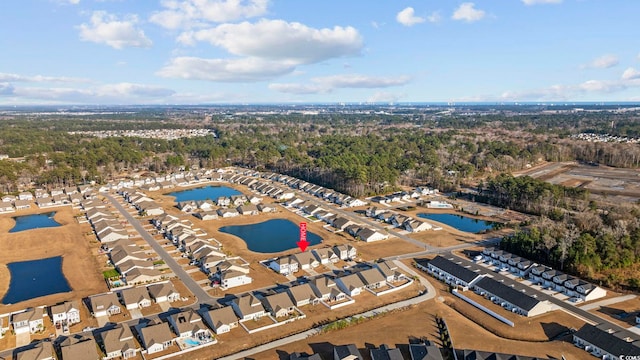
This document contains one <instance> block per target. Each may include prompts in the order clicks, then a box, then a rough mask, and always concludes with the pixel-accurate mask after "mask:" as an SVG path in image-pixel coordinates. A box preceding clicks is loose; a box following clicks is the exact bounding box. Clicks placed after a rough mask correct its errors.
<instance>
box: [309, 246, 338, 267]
mask: <svg viewBox="0 0 640 360" xmlns="http://www.w3.org/2000/svg"><path fill="white" fill-rule="evenodd" d="M313 253H314V254H315V255H316V259H318V261H320V264H328V263H336V262H338V261H339V260H340V258H339V257H338V255H337V254H336V253H335V251H333V249H332V248H330V247H325V248H320V249H314V250H313Z"/></svg>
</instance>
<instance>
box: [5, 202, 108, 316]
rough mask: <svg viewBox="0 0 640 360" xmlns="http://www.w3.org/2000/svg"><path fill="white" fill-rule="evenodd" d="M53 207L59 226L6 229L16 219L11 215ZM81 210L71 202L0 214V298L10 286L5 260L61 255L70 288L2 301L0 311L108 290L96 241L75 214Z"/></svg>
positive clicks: (7, 261)
mask: <svg viewBox="0 0 640 360" xmlns="http://www.w3.org/2000/svg"><path fill="white" fill-rule="evenodd" d="M51 211H56V214H55V216H54V219H55V220H56V221H57V222H58V223H60V224H61V225H62V226H59V227H55V228H45V229H32V230H27V231H21V232H16V233H9V230H10V229H11V228H12V227H13V225H14V223H15V221H14V220H13V219H12V217H13V216H17V215H28V214H39V213H45V212H51ZM78 215H80V212H79V211H77V210H74V209H72V208H71V207H70V206H63V207H57V208H50V209H38V208H35V209H33V208H32V209H28V210H21V211H18V212H16V213H14V214H3V215H0V234H1V239H0V264H1V265H0V298H1V297H3V296H4V294H6V292H7V291H8V289H9V282H10V274H9V271H8V268H7V267H6V264H9V263H12V262H16V261H26V260H37V259H43V258H48V257H53V256H62V272H63V273H64V276H65V277H66V278H67V281H68V282H69V286H71V289H72V291H71V292H67V293H60V294H53V295H48V296H44V297H40V298H36V299H31V300H26V301H23V302H20V303H17V304H11V305H1V304H0V313H7V312H10V311H17V310H21V309H26V308H28V307H32V306H39V305H53V304H56V303H58V302H61V301H66V300H79V299H81V298H83V297H86V296H88V295H92V294H98V293H101V292H104V291H107V286H106V284H105V282H104V280H103V277H102V273H101V268H102V266H101V264H99V262H98V257H97V256H96V254H97V253H98V248H99V243H98V241H97V240H96V239H95V236H94V235H93V234H92V233H91V226H90V225H89V224H86V223H85V224H79V223H78V222H77V221H76V220H75V218H74V217H75V216H78Z"/></svg>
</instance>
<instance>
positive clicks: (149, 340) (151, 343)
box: [138, 322, 174, 354]
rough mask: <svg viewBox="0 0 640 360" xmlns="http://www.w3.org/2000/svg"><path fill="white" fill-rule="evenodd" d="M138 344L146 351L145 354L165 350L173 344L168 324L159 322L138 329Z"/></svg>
mask: <svg viewBox="0 0 640 360" xmlns="http://www.w3.org/2000/svg"><path fill="white" fill-rule="evenodd" d="M138 333H139V334H140V342H141V343H142V345H143V346H144V348H145V349H146V350H147V354H154V353H157V352H160V351H163V350H165V349H166V348H168V347H169V346H171V345H172V344H173V341H174V338H173V335H172V334H171V329H169V324H168V323H166V322H160V323H158V324H155V325H148V326H145V327H143V328H140V330H139V332H138Z"/></svg>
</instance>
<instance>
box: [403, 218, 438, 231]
mask: <svg viewBox="0 0 640 360" xmlns="http://www.w3.org/2000/svg"><path fill="white" fill-rule="evenodd" d="M432 228H433V226H431V224H429V223H428V222H426V221H420V220H416V219H411V220H408V221H406V222H405V223H404V229H405V230H407V231H408V232H414V233H416V232H420V231H425V230H431V229H432Z"/></svg>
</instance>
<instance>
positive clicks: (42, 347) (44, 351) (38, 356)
mask: <svg viewBox="0 0 640 360" xmlns="http://www.w3.org/2000/svg"><path fill="white" fill-rule="evenodd" d="M15 359H16V360H55V357H54V350H53V344H52V343H51V341H44V340H43V341H40V342H38V343H36V344H35V345H34V346H32V347H30V348H28V349H25V350H20V349H18V350H17V353H16V355H15Z"/></svg>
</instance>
